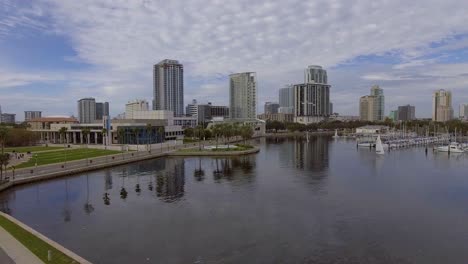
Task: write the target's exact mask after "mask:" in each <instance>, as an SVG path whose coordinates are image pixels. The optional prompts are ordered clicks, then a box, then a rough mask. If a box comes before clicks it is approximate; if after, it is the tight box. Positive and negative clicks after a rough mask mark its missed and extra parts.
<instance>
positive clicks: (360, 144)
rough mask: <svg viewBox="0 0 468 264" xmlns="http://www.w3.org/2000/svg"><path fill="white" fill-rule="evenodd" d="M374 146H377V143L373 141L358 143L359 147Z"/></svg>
mask: <svg viewBox="0 0 468 264" xmlns="http://www.w3.org/2000/svg"><path fill="white" fill-rule="evenodd" d="M374 146H375V143H373V142H363V143H358V147H364V148H370V147H374Z"/></svg>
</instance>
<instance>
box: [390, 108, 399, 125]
mask: <svg viewBox="0 0 468 264" xmlns="http://www.w3.org/2000/svg"><path fill="white" fill-rule="evenodd" d="M388 118H390V119H391V120H392V121H393V122H396V121H398V110H392V111H390V114H389V115H388Z"/></svg>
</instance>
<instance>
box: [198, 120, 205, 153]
mask: <svg viewBox="0 0 468 264" xmlns="http://www.w3.org/2000/svg"><path fill="white" fill-rule="evenodd" d="M196 132H197V137H198V149H199V150H201V141H202V138H203V136H204V135H205V128H204V127H203V126H201V125H200V126H197V128H196Z"/></svg>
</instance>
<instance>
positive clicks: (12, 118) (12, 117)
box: [0, 113, 16, 124]
mask: <svg viewBox="0 0 468 264" xmlns="http://www.w3.org/2000/svg"><path fill="white" fill-rule="evenodd" d="M0 120H1V122H2V123H6V124H14V123H15V122H16V114H9V113H2V116H1V118H0Z"/></svg>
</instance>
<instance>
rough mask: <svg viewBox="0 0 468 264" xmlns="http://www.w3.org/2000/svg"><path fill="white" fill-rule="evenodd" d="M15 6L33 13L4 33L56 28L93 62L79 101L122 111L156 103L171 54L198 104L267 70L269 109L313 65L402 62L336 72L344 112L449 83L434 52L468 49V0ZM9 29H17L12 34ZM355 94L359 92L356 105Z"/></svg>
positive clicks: (45, 1)
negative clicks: (417, 87) (381, 92)
mask: <svg viewBox="0 0 468 264" xmlns="http://www.w3.org/2000/svg"><path fill="white" fill-rule="evenodd" d="M4 2H5V3H8V4H9V6H15V7H16V8H18V9H21V10H23V11H15V10H14V8H11V9H10V11H11V12H9V16H8V18H7V19H5V20H0V32H7V31H5V30H4V31H2V28H15V27H18V26H19V25H30V26H31V27H34V26H35V27H36V28H37V30H43V28H42V25H43V23H44V21H47V26H48V27H49V28H51V29H53V31H54V32H55V33H56V34H60V35H63V36H65V37H66V38H67V39H68V40H69V41H70V43H71V45H72V48H73V49H74V50H75V51H76V56H75V57H72V58H70V57H67V58H66V61H67V62H70V63H73V62H83V63H86V64H88V65H91V66H90V69H89V70H88V71H83V72H80V73H78V74H72V75H70V76H69V78H70V81H69V83H68V84H67V88H68V90H69V91H70V96H76V98H74V99H77V98H79V97H80V96H89V95H90V94H91V95H92V94H93V93H96V94H97V96H99V97H103V98H108V100H110V101H111V102H113V104H114V105H120V106H119V109H122V110H123V102H125V101H127V100H128V99H132V98H134V97H146V98H148V99H150V98H151V96H152V77H151V74H152V72H151V71H152V65H153V64H154V63H157V62H158V61H160V60H162V59H165V58H171V59H178V60H180V61H181V62H182V63H183V64H184V66H185V78H186V82H185V83H186V86H185V91H186V97H185V100H186V102H189V101H190V100H191V99H192V98H194V97H195V98H198V99H202V98H205V96H206V97H210V99H209V100H210V101H213V103H227V102H228V100H227V94H228V92H227V91H228V90H227V89H228V82H227V80H226V78H225V77H226V76H227V75H228V74H230V73H233V72H243V71H255V72H257V74H258V77H259V78H258V80H259V88H260V91H259V94H260V96H259V97H260V100H259V103H260V106H261V105H262V103H263V102H264V101H276V100H274V98H276V96H277V90H278V89H279V88H280V87H282V86H283V85H284V84H286V83H300V82H302V78H303V69H304V68H306V67H307V65H310V64H318V65H322V66H324V67H326V68H327V69H329V70H330V73H333V72H335V73H340V70H339V68H340V67H341V66H342V65H346V64H349V63H351V64H352V61H353V59H355V58H357V57H360V56H369V55H374V56H381V57H391V58H393V59H394V61H397V62H396V63H393V64H395V65H393V64H392V65H388V66H387V65H383V66H381V67H382V69H383V70H384V71H379V72H377V71H376V70H375V69H371V68H367V67H366V65H364V66H361V65H354V66H353V67H357V68H359V67H360V69H356V70H355V71H356V73H359V74H356V75H353V76H350V78H348V79H347V82H346V83H345V82H342V81H341V78H340V77H339V76H336V75H333V74H329V79H330V81H331V82H332V83H334V84H336V86H335V87H333V90H332V91H333V92H334V93H336V95H333V94H332V98H333V100H334V103H335V106H334V107H335V109H336V110H337V111H346V112H354V113H356V112H357V98H358V97H359V96H360V95H362V94H361V93H363V92H366V91H367V90H368V87H365V86H364V85H367V84H368V83H370V82H373V83H380V82H382V83H383V84H389V82H391V85H393V86H392V88H391V89H395V91H396V90H399V91H400V92H404V91H406V89H407V88H406V87H407V86H406V84H405V83H404V82H409V83H410V84H411V85H414V82H415V81H421V82H426V81H428V79H430V78H439V77H440V76H436V74H435V73H432V72H430V73H429V74H428V73H424V72H423V71H422V70H420V68H421V67H424V66H427V65H437V64H438V60H437V59H434V58H427V56H429V55H434V53H435V52H436V53H441V52H447V51H453V50H458V49H462V48H466V47H468V41H466V39H459V38H457V36H460V35H463V34H468V28H467V27H466V23H467V18H466V13H468V6H467V5H466V3H464V2H463V1H459V0H446V1H439V0H428V1H422V0H420V1H403V0H394V1H384V0H380V1H378V0H376V1H358V2H351V1H345V0H341V1H338V0H336V1H329V0H318V1H303V0H301V1H299V0H289V1H275V2H271V1H261V0H259V1H247V0H234V1H230V2H229V4H226V2H225V1H220V0H212V1H209V2H207V1H201V0H191V1H143V0H141V1H137V0H135V1H123V0H117V1H96V0H81V1H62V0H39V1H35V4H34V6H32V5H30V6H26V8H25V7H21V8H20V7H17V5H14V4H12V3H13V1H4ZM24 10H27V11H24ZM28 12H29V13H28ZM38 18H41V19H38ZM428 18H431V19H428ZM2 21H5V22H3V24H4V25H5V24H6V25H7V26H1V24H2ZM11 21H15V22H11ZM28 21H29V22H28ZM8 32H11V30H10V31H8ZM1 35H2V34H1V33H0V38H1ZM392 66H393V67H392ZM449 67H450V66H447V65H445V66H442V68H441V69H437V67H432V68H431V70H433V71H437V70H438V72H439V73H441V74H442V72H443V71H444V70H447V71H450V70H452V69H449ZM459 67H461V66H460V65H455V66H454V68H457V69H461V68H459ZM337 69H338V70H337ZM408 69H410V70H408ZM414 69H416V70H414ZM463 69H464V68H463ZM403 70H408V72H407V73H405V74H404V73H403V72H402V71H403ZM459 71H461V70H458V71H457V72H459ZM341 73H343V72H342V71H341ZM343 74H344V75H346V73H343ZM445 75H449V74H448V72H445ZM220 76H223V77H224V78H219V77H220ZM361 76H362V78H361ZM457 76H458V75H457ZM457 78H463V77H462V76H458V77H457ZM13 83H14V82H13ZM347 89H352V91H353V92H354V93H352V94H350V93H349V92H348V91H347ZM426 89H427V90H426V91H425V92H426V93H430V92H431V91H430V90H429V88H426ZM431 89H432V88H431ZM88 93H89V94H88ZM343 95H349V96H351V95H354V97H355V100H356V104H355V106H351V104H350V103H349V101H350V98H349V96H343ZM211 98H212V99H214V100H219V101H220V102H216V101H214V100H212V99H211ZM353 100H354V99H353ZM351 107H352V108H351Z"/></svg>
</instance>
